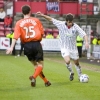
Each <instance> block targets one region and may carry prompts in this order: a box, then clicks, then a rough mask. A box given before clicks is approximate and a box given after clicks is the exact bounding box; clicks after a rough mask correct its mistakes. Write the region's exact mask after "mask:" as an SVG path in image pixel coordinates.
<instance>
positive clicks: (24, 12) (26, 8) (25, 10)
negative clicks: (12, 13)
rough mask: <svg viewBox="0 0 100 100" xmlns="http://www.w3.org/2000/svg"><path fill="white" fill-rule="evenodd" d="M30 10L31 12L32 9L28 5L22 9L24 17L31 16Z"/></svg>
mask: <svg viewBox="0 0 100 100" xmlns="http://www.w3.org/2000/svg"><path fill="white" fill-rule="evenodd" d="M30 10H31V8H30V6H28V5H25V6H23V7H22V13H23V14H24V15H27V14H29V12H30Z"/></svg>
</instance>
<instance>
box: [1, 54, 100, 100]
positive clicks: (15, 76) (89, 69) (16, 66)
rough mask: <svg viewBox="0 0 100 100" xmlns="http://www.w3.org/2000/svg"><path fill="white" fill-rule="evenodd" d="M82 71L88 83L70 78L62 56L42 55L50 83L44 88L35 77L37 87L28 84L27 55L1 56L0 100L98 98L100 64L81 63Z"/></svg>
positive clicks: (94, 99)
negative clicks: (87, 78) (86, 75)
mask: <svg viewBox="0 0 100 100" xmlns="http://www.w3.org/2000/svg"><path fill="white" fill-rule="evenodd" d="M81 65H82V72H83V73H85V74H88V75H89V78H90V79H89V82H88V83H80V82H79V81H78V76H77V73H76V70H75V68H74V66H73V69H74V72H75V77H74V80H73V81H69V72H68V70H67V68H66V67H65V64H64V61H63V59H62V57H50V56H49V57H47V56H46V57H45V58H44V73H45V76H46V77H47V78H48V79H49V81H50V82H51V83H52V85H51V86H50V87H45V86H44V82H43V80H41V79H40V78H39V77H38V78H37V83H36V87H31V86H30V80H29V76H30V75H32V74H33V71H34V69H33V66H32V64H31V63H30V62H29V61H28V60H27V57H24V56H22V57H17V58H15V57H14V56H10V55H0V100H100V66H96V65H91V64H86V63H82V62H81Z"/></svg>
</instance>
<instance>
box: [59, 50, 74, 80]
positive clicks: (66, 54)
mask: <svg viewBox="0 0 100 100" xmlns="http://www.w3.org/2000/svg"><path fill="white" fill-rule="evenodd" d="M61 55H62V57H63V58H64V61H65V63H66V67H67V69H68V70H69V72H70V77H69V79H70V81H72V80H73V79H74V72H73V69H72V65H71V62H70V56H69V55H70V54H69V51H68V50H66V49H61Z"/></svg>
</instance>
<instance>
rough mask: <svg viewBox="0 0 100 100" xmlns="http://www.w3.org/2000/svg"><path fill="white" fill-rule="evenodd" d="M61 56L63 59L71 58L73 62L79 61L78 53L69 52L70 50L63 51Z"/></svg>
mask: <svg viewBox="0 0 100 100" xmlns="http://www.w3.org/2000/svg"><path fill="white" fill-rule="evenodd" d="M61 55H62V57H63V58H64V57H66V56H69V57H70V58H72V59H73V60H77V59H79V55H78V51H69V50H68V49H61Z"/></svg>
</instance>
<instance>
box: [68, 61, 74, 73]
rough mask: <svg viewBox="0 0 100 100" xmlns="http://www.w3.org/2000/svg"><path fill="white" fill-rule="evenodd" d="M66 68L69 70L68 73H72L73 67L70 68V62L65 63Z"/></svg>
mask: <svg viewBox="0 0 100 100" xmlns="http://www.w3.org/2000/svg"><path fill="white" fill-rule="evenodd" d="M66 67H67V69H68V70H69V72H70V73H73V69H72V64H71V63H70V64H66Z"/></svg>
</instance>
